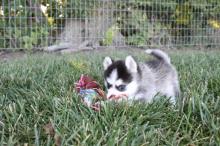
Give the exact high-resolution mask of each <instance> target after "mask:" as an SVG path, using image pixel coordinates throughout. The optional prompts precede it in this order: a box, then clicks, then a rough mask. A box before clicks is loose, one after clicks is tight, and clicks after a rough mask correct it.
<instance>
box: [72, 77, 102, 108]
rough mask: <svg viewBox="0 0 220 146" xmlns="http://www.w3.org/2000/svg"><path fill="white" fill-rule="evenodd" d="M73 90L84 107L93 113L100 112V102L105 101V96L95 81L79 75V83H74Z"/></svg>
mask: <svg viewBox="0 0 220 146" xmlns="http://www.w3.org/2000/svg"><path fill="white" fill-rule="evenodd" d="M75 89H76V92H77V93H79V95H80V96H81V98H82V102H83V103H84V104H85V105H87V106H88V107H91V108H92V109H93V110H95V111H100V108H101V104H100V100H106V95H105V92H104V91H103V90H102V89H101V86H100V85H99V84H98V83H97V82H96V81H95V80H93V79H92V78H90V77H89V76H87V75H81V77H80V79H79V81H78V82H77V83H75Z"/></svg>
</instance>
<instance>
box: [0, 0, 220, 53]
mask: <svg viewBox="0 0 220 146" xmlns="http://www.w3.org/2000/svg"><path fill="white" fill-rule="evenodd" d="M100 46H104V47H105V46H111V47H127V46H139V47H152V48H154V47H156V48H158V47H159V48H161V47H162V48H163V47H166V48H205V49H206V48H219V47H220V1H219V0H193V1H192V0H1V1H0V48H1V49H42V48H50V49H52V50H53V49H55V50H56V49H63V48H71V49H78V48H83V47H92V48H96V47H100Z"/></svg>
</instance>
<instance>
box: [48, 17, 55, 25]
mask: <svg viewBox="0 0 220 146" xmlns="http://www.w3.org/2000/svg"><path fill="white" fill-rule="evenodd" d="M47 21H48V23H49V25H53V23H54V19H53V17H47Z"/></svg>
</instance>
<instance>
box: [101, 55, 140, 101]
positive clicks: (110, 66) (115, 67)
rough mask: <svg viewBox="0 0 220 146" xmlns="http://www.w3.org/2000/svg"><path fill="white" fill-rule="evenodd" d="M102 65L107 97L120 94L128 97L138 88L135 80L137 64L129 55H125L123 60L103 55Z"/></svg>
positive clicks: (132, 95)
mask: <svg viewBox="0 0 220 146" xmlns="http://www.w3.org/2000/svg"><path fill="white" fill-rule="evenodd" d="M103 66H104V70H105V71H104V79H105V86H106V88H107V98H109V97H111V96H120V95H122V94H124V95H126V96H128V97H134V96H135V94H136V92H137V90H138V84H137V80H136V76H137V74H138V65H137V63H136V61H135V60H134V59H133V58H132V57H131V56H127V57H126V59H125V60H118V61H113V60H112V59H111V58H110V57H105V59H104V61H103Z"/></svg>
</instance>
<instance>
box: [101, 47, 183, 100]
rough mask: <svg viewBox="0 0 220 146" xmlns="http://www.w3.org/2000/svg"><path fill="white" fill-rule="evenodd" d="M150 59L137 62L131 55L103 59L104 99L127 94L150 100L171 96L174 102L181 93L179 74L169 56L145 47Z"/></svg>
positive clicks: (135, 98) (138, 98)
mask: <svg viewBox="0 0 220 146" xmlns="http://www.w3.org/2000/svg"><path fill="white" fill-rule="evenodd" d="M145 52H146V53H147V54H150V55H152V56H154V59H153V60H150V61H147V62H145V63H137V62H136V61H135V59H134V58H133V57H132V56H127V57H126V59H125V60H117V61H113V60H112V59H111V58H110V57H105V59H104V61H103V66H104V79H105V86H106V87H107V98H109V97H111V96H119V95H127V97H128V100H138V101H145V102H151V101H152V99H153V98H154V96H155V95H157V94H160V95H164V96H167V97H170V101H171V102H172V103H174V104H175V102H176V97H177V96H179V94H180V89H179V81H178V75H177V71H176V69H175V67H174V66H173V65H172V64H171V61H170V57H169V56H168V55H167V54H166V53H165V52H163V51H161V50H158V49H148V50H146V51H145Z"/></svg>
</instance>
